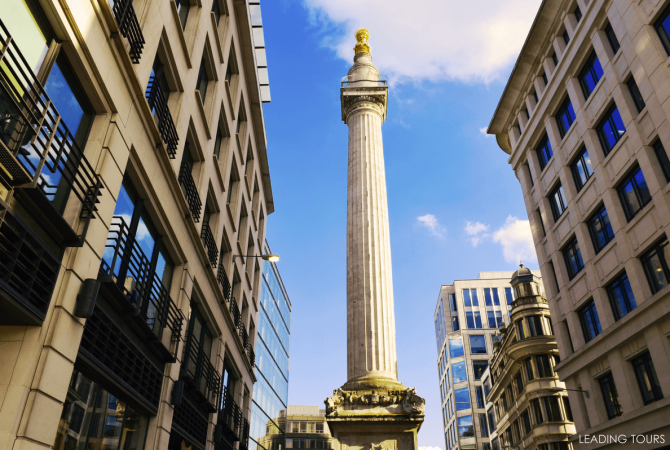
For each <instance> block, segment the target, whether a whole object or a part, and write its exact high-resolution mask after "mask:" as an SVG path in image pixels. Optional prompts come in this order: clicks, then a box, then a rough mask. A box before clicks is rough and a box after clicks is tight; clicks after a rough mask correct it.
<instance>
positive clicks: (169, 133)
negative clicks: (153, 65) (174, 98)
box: [145, 76, 179, 159]
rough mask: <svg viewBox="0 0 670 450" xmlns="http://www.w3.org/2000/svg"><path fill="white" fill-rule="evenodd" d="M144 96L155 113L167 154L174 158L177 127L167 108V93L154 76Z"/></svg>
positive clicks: (177, 140) (177, 138) (177, 137)
mask: <svg viewBox="0 0 670 450" xmlns="http://www.w3.org/2000/svg"><path fill="white" fill-rule="evenodd" d="M145 97H146V99H147V103H148V104H149V108H150V109H151V111H152V113H154V114H155V115H156V120H157V125H158V132H159V133H160V135H161V139H163V142H165V145H166V151H167V154H168V156H169V157H170V159H174V158H175V155H176V153H177V144H178V143H179V136H178V135H177V128H175V126H174V120H173V119H172V114H170V109H169V108H168V104H167V95H166V94H165V93H163V91H162V90H161V87H160V85H159V84H158V81H157V80H156V77H153V76H152V77H151V78H150V79H149V84H148V85H147V92H146V93H145Z"/></svg>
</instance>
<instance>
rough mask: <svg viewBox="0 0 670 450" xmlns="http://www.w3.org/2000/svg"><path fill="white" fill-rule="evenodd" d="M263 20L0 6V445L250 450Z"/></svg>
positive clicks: (261, 194) (74, 4) (214, 4)
mask: <svg viewBox="0 0 670 450" xmlns="http://www.w3.org/2000/svg"><path fill="white" fill-rule="evenodd" d="M261 25H262V23H261V14H260V5H259V2H258V1H257V0H256V1H254V0H251V1H248V2H247V1H244V0H203V1H200V0H198V1H188V0H176V1H175V0H169V1H168V0H161V1H159V0H111V1H108V0H93V1H88V0H60V1H56V0H3V1H2V2H0V60H1V61H0V141H1V142H0V165H1V168H2V170H0V186H1V187H0V241H1V244H0V266H1V267H0V361H2V363H0V449H15V450H17V449H49V448H53V449H55V450H66V449H67V450H74V449H75V448H84V447H85V446H86V447H87V448H97V447H100V448H103V447H105V448H107V447H109V448H112V447H115V448H124V449H128V450H131V449H132V450H141V449H163V450H164V449H170V450H180V449H183V448H189V449H193V450H195V449H199V450H211V449H213V448H214V447H216V448H217V449H221V450H223V449H230V448H233V445H235V446H239V447H240V448H241V449H244V448H246V446H247V445H248V436H249V415H250V409H251V399H252V390H253V385H254V383H255V382H256V375H255V373H254V369H253V368H254V365H255V353H254V348H255V340H256V330H257V328H258V311H259V306H258V305H259V301H260V295H259V292H260V283H261V274H262V268H263V265H262V263H263V260H262V259H259V258H258V256H259V255H261V253H262V250H263V243H264V242H265V240H264V236H265V226H266V218H267V216H268V215H269V214H271V213H272V212H273V210H274V206H273V197H272V189H271V184H270V175H269V168H268V159H267V151H266V135H265V124H264V118H263V109H262V103H263V102H264V101H267V100H269V83H268V79H267V67H266V62H265V48H264V47H265V44H264V41H263V30H262V27H261ZM240 255H244V256H245V257H238V256H240ZM236 441H239V444H233V443H234V442H236Z"/></svg>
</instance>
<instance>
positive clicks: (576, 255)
mask: <svg viewBox="0 0 670 450" xmlns="http://www.w3.org/2000/svg"><path fill="white" fill-rule="evenodd" d="M561 253H563V259H564V260H565V267H566V268H567V270H568V278H569V279H570V280H573V279H574V278H575V277H576V276H577V275H578V274H579V273H580V272H581V271H582V270H584V260H583V259H582V252H581V250H580V249H579V241H578V240H577V237H576V236H575V237H573V238H572V239H571V240H570V242H568V243H567V244H565V245H564V246H563V248H562V249H561ZM572 260H574V262H575V264H576V265H575V266H573V264H572V263H571V261H572Z"/></svg>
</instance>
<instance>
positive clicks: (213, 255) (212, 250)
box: [200, 222, 219, 268]
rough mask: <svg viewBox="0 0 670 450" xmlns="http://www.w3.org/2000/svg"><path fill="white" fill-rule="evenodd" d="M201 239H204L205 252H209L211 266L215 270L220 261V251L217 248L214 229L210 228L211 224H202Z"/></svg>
mask: <svg viewBox="0 0 670 450" xmlns="http://www.w3.org/2000/svg"><path fill="white" fill-rule="evenodd" d="M200 239H202V244H203V245H204V246H205V250H207V258H209V264H210V265H211V266H212V267H213V268H216V263H217V261H218V260H219V249H217V248H216V242H214V235H213V234H212V229H211V228H210V227H209V222H203V223H202V230H201V231H200Z"/></svg>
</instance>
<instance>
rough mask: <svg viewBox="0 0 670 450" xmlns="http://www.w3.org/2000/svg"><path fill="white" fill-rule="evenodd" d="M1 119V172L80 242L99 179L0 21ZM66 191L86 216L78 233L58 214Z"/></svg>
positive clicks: (70, 241)
mask: <svg viewBox="0 0 670 450" xmlns="http://www.w3.org/2000/svg"><path fill="white" fill-rule="evenodd" d="M0 118H1V119H2V120H1V121H0V165H2V168H3V169H4V170H1V171H0V176H2V178H4V179H5V180H6V181H7V183H8V184H9V185H10V186H12V187H14V188H22V189H25V192H26V193H27V194H28V195H29V197H30V198H31V199H32V200H33V201H35V202H37V203H38V206H37V208H38V209H39V210H40V212H41V213H42V214H45V215H48V220H49V221H50V222H52V223H51V224H50V225H51V226H52V229H53V230H54V231H58V232H59V233H60V234H62V235H63V236H64V238H63V240H64V243H65V244H66V245H76V246H81V245H83V242H84V238H85V235H86V232H87V231H88V225H89V222H90V220H91V218H93V217H94V212H95V211H96V203H98V196H99V195H100V190H101V189H102V183H101V182H100V179H99V178H98V175H97V174H96V173H95V171H94V170H93V167H92V166H91V164H90V163H89V161H88V159H86V157H85V156H84V153H83V152H82V150H81V149H80V148H79V146H78V145H77V143H76V142H75V140H74V136H73V135H72V133H70V131H69V130H68V128H67V126H66V124H65V122H64V121H63V120H62V117H61V116H60V114H59V113H58V111H57V110H56V108H55V106H54V105H53V103H52V102H51V99H50V98H49V96H48V95H47V93H46V90H45V89H44V86H42V85H41V83H40V82H39V81H38V79H37V77H36V76H35V74H34V72H33V70H32V69H31V66H30V64H28V62H27V61H26V59H25V58H24V57H23V54H22V53H21V51H20V49H19V48H18V46H17V45H16V43H15V41H14V40H13V38H12V36H11V35H10V34H9V32H8V31H7V28H6V27H5V24H4V22H3V21H2V20H0ZM70 193H73V194H74V197H76V199H77V200H78V201H79V203H80V208H81V209H80V213H79V217H80V219H81V220H84V221H85V225H84V227H83V228H82V233H81V236H78V235H76V234H75V231H74V230H73V229H72V227H71V226H70V225H69V224H67V223H66V222H65V221H64V220H63V219H62V218H61V215H62V214H61V211H63V210H65V202H66V201H69V200H70V199H72V198H74V197H72V196H70V195H69V194H70ZM56 203H58V205H57V206H56ZM68 206H69V205H68ZM68 210H71V208H69V207H68ZM62 228H66V229H67V230H64V229H62ZM77 228H78V227H77Z"/></svg>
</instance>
